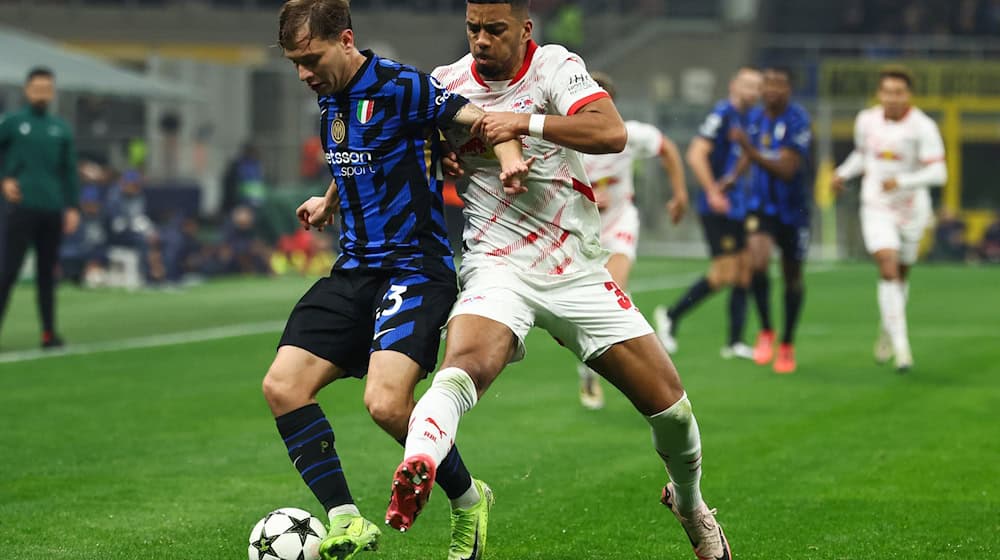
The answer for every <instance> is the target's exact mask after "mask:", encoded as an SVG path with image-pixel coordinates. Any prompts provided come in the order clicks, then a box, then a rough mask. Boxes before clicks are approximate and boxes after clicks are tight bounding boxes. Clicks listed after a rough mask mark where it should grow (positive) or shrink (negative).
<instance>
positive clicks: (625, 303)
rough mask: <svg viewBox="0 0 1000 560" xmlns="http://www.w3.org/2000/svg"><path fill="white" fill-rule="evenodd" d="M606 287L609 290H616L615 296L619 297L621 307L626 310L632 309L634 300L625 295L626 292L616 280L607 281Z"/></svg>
mask: <svg viewBox="0 0 1000 560" xmlns="http://www.w3.org/2000/svg"><path fill="white" fill-rule="evenodd" d="M604 287H605V288H607V289H608V291H609V292H614V294H615V297H617V298H618V306H619V307H621V308H622V309H625V310H629V309H632V300H630V299H629V298H628V296H627V295H625V292H623V291H622V289H621V288H619V287H618V284H615V283H614V282H605V283H604Z"/></svg>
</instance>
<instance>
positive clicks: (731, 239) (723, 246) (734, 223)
mask: <svg viewBox="0 0 1000 560" xmlns="http://www.w3.org/2000/svg"><path fill="white" fill-rule="evenodd" d="M701 226H702V228H703V229H704V230H705V239H706V240H707V241H708V248H709V250H710V252H711V255H712V258H713V259H714V258H716V257H721V256H724V255H734V254H736V253H739V252H740V251H742V250H743V249H745V248H746V246H747V229H746V224H744V222H743V220H733V219H731V218H727V217H726V216H720V215H718V214H704V215H702V217H701Z"/></svg>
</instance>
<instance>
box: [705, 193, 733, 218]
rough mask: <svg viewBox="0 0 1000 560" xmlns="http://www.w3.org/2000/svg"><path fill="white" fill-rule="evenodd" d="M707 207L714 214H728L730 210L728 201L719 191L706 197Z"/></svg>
mask: <svg viewBox="0 0 1000 560" xmlns="http://www.w3.org/2000/svg"><path fill="white" fill-rule="evenodd" d="M707 198H708V207H709V208H711V209H712V212H715V213H716V214H728V213H729V210H730V205H729V199H728V198H726V195H724V194H722V192H721V191H717V190H716V191H711V192H709V193H708V195H707Z"/></svg>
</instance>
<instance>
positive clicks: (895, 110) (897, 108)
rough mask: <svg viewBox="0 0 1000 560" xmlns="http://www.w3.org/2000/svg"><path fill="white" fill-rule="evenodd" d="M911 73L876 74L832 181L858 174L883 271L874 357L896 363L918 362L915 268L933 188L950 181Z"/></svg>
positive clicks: (867, 235)
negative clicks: (913, 322)
mask: <svg viewBox="0 0 1000 560" xmlns="http://www.w3.org/2000/svg"><path fill="white" fill-rule="evenodd" d="M912 87H913V78H912V77H911V75H910V72H909V71H908V70H907V69H906V68H904V67H901V66H887V67H885V68H883V70H882V71H881V73H880V74H879V86H878V101H879V104H878V105H876V106H874V107H871V108H869V109H865V110H863V111H861V112H860V113H858V118H857V120H856V121H855V123H854V151H853V152H851V154H850V155H849V156H848V157H847V159H846V160H845V161H844V163H842V164H841V165H840V167H838V168H837V171H836V175H835V176H834V179H833V187H834V189H835V190H836V191H837V192H840V191H842V190H843V189H844V182H845V181H847V180H849V179H853V178H855V177H858V176H860V175H864V178H863V179H862V181H861V233H862V236H863V237H864V241H865V248H866V249H867V251H868V253H869V254H871V255H872V257H873V258H874V259H875V264H876V265H877V266H878V270H879V278H880V280H879V283H878V305H879V311H880V312H881V315H882V326H881V329H880V333H879V338H878V341H877V342H876V344H875V359H876V360H878V361H879V362H886V361H888V360H889V359H890V358H891V357H892V356H895V365H896V369H897V370H898V371H900V372H905V371H907V370H909V369H910V368H911V367H913V355H912V353H911V351H910V341H909V336H908V334H907V324H906V300H907V298H908V295H909V285H908V284H907V279H908V277H909V272H910V267H911V266H913V264H914V263H916V262H917V250H918V248H919V244H920V239H921V238H922V237H923V235H924V231H925V230H926V229H927V228H928V227H929V225H930V223H931V219H932V218H933V209H932V208H931V195H930V190H929V189H930V187H932V186H941V185H943V184H944V183H946V182H947V181H948V169H947V167H946V166H945V153H944V142H943V141H942V139H941V133H940V132H939V131H938V126H937V123H935V122H934V121H933V120H932V119H931V118H930V117H928V116H927V114H926V113H924V112H923V111H921V110H920V109H918V108H917V107H914V106H912V105H911V102H910V95H911V91H912Z"/></svg>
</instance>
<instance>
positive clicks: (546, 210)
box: [433, 41, 608, 276]
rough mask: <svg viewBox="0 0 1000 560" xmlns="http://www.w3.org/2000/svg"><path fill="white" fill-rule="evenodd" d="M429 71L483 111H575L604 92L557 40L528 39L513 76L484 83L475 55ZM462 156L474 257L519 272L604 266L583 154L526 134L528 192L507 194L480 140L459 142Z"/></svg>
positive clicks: (470, 254) (598, 221) (548, 272)
mask: <svg viewBox="0 0 1000 560" xmlns="http://www.w3.org/2000/svg"><path fill="white" fill-rule="evenodd" d="M433 75H434V77H435V78H437V79H438V80H439V81H440V82H441V83H442V84H443V85H444V86H445V87H446V88H448V90H449V91H452V92H454V93H457V94H461V95H462V96H464V97H466V98H468V99H469V101H471V102H473V103H475V104H476V105H478V106H480V107H482V108H484V109H485V110H487V111H513V112H515V113H530V114H540V115H544V114H548V115H573V114H575V113H576V112H578V111H579V110H580V109H581V108H583V107H584V106H586V105H587V104H588V103H591V102H593V101H596V100H598V99H601V98H606V97H608V94H607V92H605V91H604V90H603V89H602V88H601V87H600V86H598V85H597V82H595V81H594V80H593V79H592V78H591V77H590V74H589V73H588V72H587V69H586V67H585V66H584V63H583V61H582V60H581V59H580V57H578V56H577V55H575V54H573V53H571V52H569V51H567V50H566V49H565V48H563V47H561V46H558V45H545V46H538V45H536V44H535V43H534V42H533V41H532V42H529V43H528V49H527V54H526V55H525V59H524V63H523V64H522V66H521V68H520V70H519V71H518V72H517V75H516V76H514V78H513V79H512V80H504V81H495V82H493V81H490V82H488V81H486V80H484V79H483V78H482V77H481V76H480V75H479V74H478V73H477V71H476V67H475V63H474V61H473V58H472V55H466V56H465V57H463V58H462V59H460V60H459V61H458V62H455V63H454V64H451V65H450V66H443V67H440V68H437V69H436V70H434V72H433ZM456 144H457V145H458V146H460V148H459V150H458V151H459V156H460V157H461V158H462V159H463V160H464V161H465V162H466V166H467V168H468V169H471V170H472V173H471V176H470V179H471V183H470V185H469V189H468V190H467V191H466V193H465V195H464V197H463V198H464V200H465V217H466V228H465V232H464V239H465V244H466V246H467V248H468V249H467V251H466V254H465V255H466V262H469V260H471V259H478V258H487V259H499V260H502V262H503V263H504V264H509V265H512V266H514V267H516V268H517V269H519V270H520V271H521V272H524V273H535V274H542V275H557V276H558V275H563V274H573V273H577V272H582V271H591V270H594V269H595V268H599V267H601V266H603V263H604V260H606V258H607V255H606V253H605V252H604V250H603V249H601V243H600V238H599V235H600V229H601V218H600V215H599V214H598V212H597V205H596V204H594V193H593V190H592V189H591V187H590V184H589V183H588V181H587V175H586V172H585V171H584V167H583V158H582V156H581V155H580V153H578V152H576V151H574V150H570V149H568V148H564V147H562V146H559V145H556V144H553V143H552V142H548V141H545V140H542V139H539V138H532V137H525V138H524V139H523V147H524V157H525V158H529V157H532V156H535V157H536V158H537V161H536V162H535V164H534V166H533V167H532V168H531V172H530V174H529V175H528V178H527V180H526V185H527V187H528V192H526V193H523V194H521V195H518V196H509V195H506V194H505V193H504V191H503V188H502V185H501V183H500V178H499V174H500V164H499V162H498V161H497V158H496V155H495V154H494V153H493V150H492V149H490V148H488V147H487V146H486V145H485V144H484V143H483V142H482V141H481V140H479V139H470V138H469V137H468V136H463V137H462V138H459V139H457V142H456Z"/></svg>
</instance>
